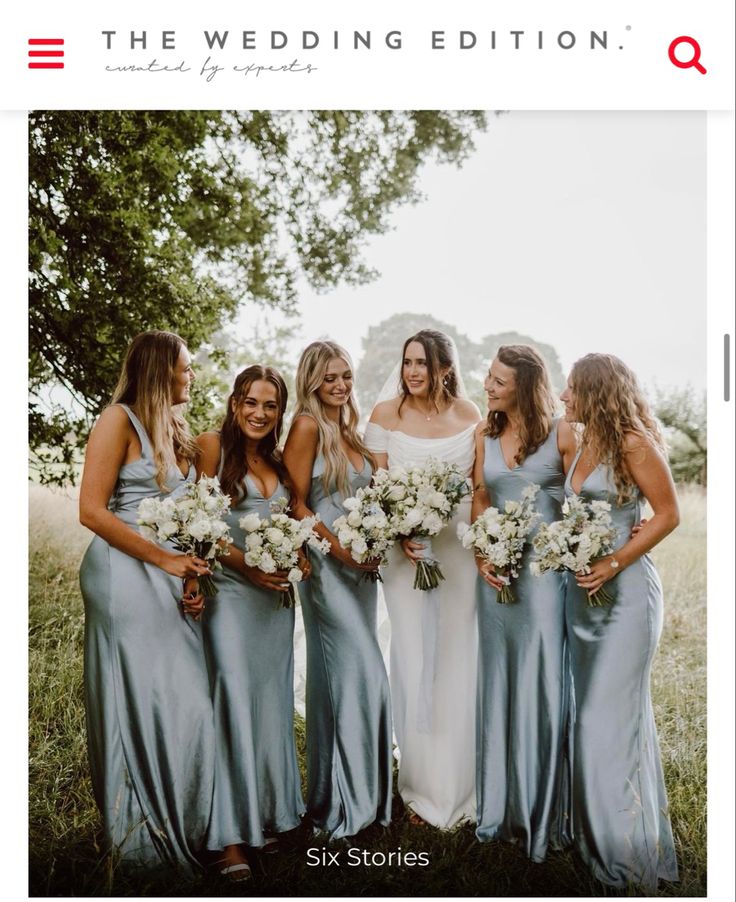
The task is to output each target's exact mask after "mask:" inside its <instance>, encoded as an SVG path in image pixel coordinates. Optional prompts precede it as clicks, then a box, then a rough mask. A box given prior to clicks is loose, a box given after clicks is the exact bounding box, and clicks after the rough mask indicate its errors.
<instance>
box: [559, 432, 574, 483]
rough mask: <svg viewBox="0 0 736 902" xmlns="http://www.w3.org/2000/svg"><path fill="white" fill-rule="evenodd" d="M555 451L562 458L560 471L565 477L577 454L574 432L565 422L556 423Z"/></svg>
mask: <svg viewBox="0 0 736 902" xmlns="http://www.w3.org/2000/svg"><path fill="white" fill-rule="evenodd" d="M557 450H558V451H559V452H560V455H561V457H562V469H563V471H564V473H565V475H567V474H568V472H569V471H570V467H571V466H572V462H573V461H574V460H575V455H576V454H577V453H578V442H577V439H576V437H575V431H574V430H573V428H572V426H571V425H570V424H569V423H568V422H567V420H559V421H558V423H557Z"/></svg>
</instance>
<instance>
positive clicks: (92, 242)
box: [29, 111, 486, 481]
mask: <svg viewBox="0 0 736 902" xmlns="http://www.w3.org/2000/svg"><path fill="white" fill-rule="evenodd" d="M485 123H486V120H485V116H484V114H483V113H477V112H432V111H420V112H392V111H378V112H365V111H323V112H309V113H295V112H269V111H260V112H259V111H251V112H221V111H173V112H150V111H52V112H36V113H32V114H31V115H30V117H29V170H30V171H29V175H30V194H29V258H30V259H29V264H30V272H31V275H30V288H29V296H30V391H31V400H30V438H31V447H32V450H33V452H34V458H33V461H34V463H35V465H36V467H37V468H38V470H39V475H40V476H41V478H42V479H45V480H47V481H62V480H63V479H65V478H66V477H68V476H70V475H71V461H72V460H73V458H74V452H75V448H76V447H77V446H78V445H79V444H81V443H83V442H84V440H85V438H86V433H87V429H88V427H89V424H90V421H91V418H92V417H94V416H95V415H96V414H97V413H98V412H99V411H100V409H101V408H102V407H103V406H104V404H105V403H106V402H107V400H108V398H109V396H110V392H111V390H112V388H113V386H114V383H115V379H116V376H117V373H118V370H119V366H120V360H121V356H122V354H123V352H124V350H125V347H126V345H127V344H128V342H129V341H130V339H131V338H132V337H133V336H134V335H136V334H137V333H138V332H140V331H142V330H144V329H150V328H166V329H171V330H173V331H176V332H178V333H179V334H181V335H182V337H183V338H184V339H185V340H186V341H187V342H188V343H189V345H190V346H191V347H192V348H193V349H197V348H198V347H199V346H200V345H202V344H204V343H205V342H207V341H208V339H210V338H211V336H212V335H213V333H214V332H215V331H216V330H217V329H218V328H220V327H221V326H223V324H225V323H226V322H227V321H228V319H229V318H230V317H232V315H233V314H234V313H235V311H236V310H237V309H238V308H239V307H240V306H241V305H243V304H247V303H261V304H265V305H267V306H271V307H279V308H281V309H282V310H285V311H289V310H293V309H294V308H295V304H296V284H297V280H298V279H299V278H305V279H306V281H307V282H308V283H309V284H310V285H311V286H312V287H313V288H315V289H317V290H326V289H329V288H330V287H332V286H334V285H337V284H339V283H358V282H362V281H365V280H367V279H369V278H371V276H372V275H373V273H371V272H370V271H369V270H368V269H367V267H366V266H365V263H364V261H363V259H362V253H361V252H362V248H363V244H364V242H365V240H366V238H367V236H369V235H371V234H379V233H382V232H385V231H386V230H387V229H388V228H389V224H390V215H391V213H392V211H393V210H394V209H395V208H396V207H397V206H398V205H400V204H403V203H414V202H416V201H418V200H419V199H420V194H419V192H418V188H417V177H418V173H419V170H420V167H421V165H422V164H423V163H424V162H425V161H426V160H427V159H429V158H431V157H434V158H436V159H438V160H439V161H441V162H452V163H461V162H462V160H463V159H464V158H465V157H466V155H467V154H468V153H469V152H470V150H471V149H472V134H473V131H474V130H475V129H477V128H483V127H485ZM53 386H61V387H62V389H63V390H62V391H61V392H59V391H56V392H55V393H53V392H51V388H52V387H53ZM52 395H53V396H54V397H55V400H52ZM54 461H55V462H56V466H54Z"/></svg>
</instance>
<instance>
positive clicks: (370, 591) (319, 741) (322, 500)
mask: <svg viewBox="0 0 736 902" xmlns="http://www.w3.org/2000/svg"><path fill="white" fill-rule="evenodd" d="M352 391H353V368H352V363H351V361H350V357H349V356H348V354H347V352H346V351H345V350H343V349H342V348H341V347H340V346H339V345H336V344H335V343H334V342H331V341H317V342H314V343H313V344H311V345H309V347H307V348H306V349H305V351H304V353H303V354H302V356H301V360H300V361H299V367H298V369H297V375H296V392H297V404H296V410H295V412H294V422H293V424H292V427H291V431H290V433H289V438H288V440H287V442H286V447H285V449H284V462H285V463H286V466H287V468H288V470H289V474H290V476H291V480H292V483H293V485H294V489H295V492H296V495H297V496H298V498H299V503H298V504H297V505H296V506H295V515H297V516H300V517H304V516H309V515H310V514H311V513H312V511H313V512H315V513H317V514H319V515H320V517H321V523H320V524H319V525H318V532H320V533H321V534H322V535H323V536H324V537H325V538H327V539H328V541H329V542H330V546H331V551H330V553H329V554H328V555H327V556H326V557H323V556H321V555H315V556H314V559H313V561H312V566H313V568H314V569H313V573H312V577H311V579H310V581H309V585H308V586H307V587H306V591H305V592H304V593H303V596H302V612H303V615H304V626H305V632H306V639H307V686H306V713H307V718H306V720H307V793H308V795H307V813H308V814H309V816H310V818H311V820H312V822H313V823H314V825H315V826H316V827H318V828H319V829H321V830H324V831H325V832H327V833H328V834H329V835H330V838H331V839H339V838H341V837H347V836H354V835H355V834H356V833H358V832H359V831H360V830H362V829H363V828H364V827H368V826H369V825H371V824H372V823H374V822H375V821H378V823H380V824H382V825H383V826H386V825H388V823H389V821H390V819H391V779H392V774H391V768H392V756H391V735H392V734H391V707H390V701H389V688H388V678H387V676H386V669H385V667H384V663H383V658H382V656H381V651H380V648H379V645H378V638H377V634H376V626H377V624H376V620H377V599H378V593H377V586H376V583H375V582H373V581H371V580H369V579H366V578H365V577H366V575H367V574H370V573H371V572H372V571H375V570H376V566H375V565H371V564H362V565H361V564H357V563H356V562H355V561H354V560H353V559H352V557H351V556H350V554H349V552H347V551H345V550H344V549H343V548H342V547H341V546H340V544H339V542H338V541H337V538H336V537H335V535H334V534H333V533H332V532H330V529H331V527H332V524H333V523H334V521H335V519H336V518H337V517H339V516H341V515H342V514H344V513H345V510H344V508H343V506H342V502H343V500H344V499H345V498H346V497H349V496H350V495H353V494H355V492H356V491H357V489H358V488H360V487H361V486H365V485H368V484H369V483H370V481H371V477H372V473H373V466H374V465H373V459H372V457H371V454H370V452H369V451H368V450H367V448H366V447H365V445H364V444H363V442H362V441H361V439H360V437H359V436H358V432H357V424H358V408H357V405H356V402H355V400H354V398H353V394H352Z"/></svg>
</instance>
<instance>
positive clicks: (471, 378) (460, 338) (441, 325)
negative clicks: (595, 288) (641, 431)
mask: <svg viewBox="0 0 736 902" xmlns="http://www.w3.org/2000/svg"><path fill="white" fill-rule="evenodd" d="M420 329H439V330H440V331H441V332H445V333H447V335H449V336H450V337H451V338H452V339H453V340H454V342H455V344H456V346H457V351H458V356H459V358H460V366H461V369H462V374H463V379H464V381H465V387H466V389H467V392H468V395H469V397H470V398H472V400H473V401H475V403H476V404H477V405H478V406H479V407H480V409H481V411H484V410H485V409H486V401H485V393H484V391H483V380H484V379H485V375H486V373H487V372H488V366H489V364H490V362H491V361H492V360H493V358H494V356H495V354H496V351H497V350H498V349H499V347H500V346H501V345H504V344H528V345H532V347H534V348H536V349H537V351H539V353H540V354H541V356H542V357H543V358H544V360H545V362H546V363H547V367H548V369H549V371H550V377H551V380H552V385H553V388H554V389H555V391H561V390H562V387H563V385H564V382H565V380H564V377H563V375H562V367H561V366H560V361H559V358H558V356H557V352H556V351H555V349H554V348H553V347H552V346H551V345H548V344H544V343H543V342H538V341H535V340H534V339H533V338H530V337H529V336H528V335H522V334H521V333H519V332H503V333H500V334H497V335H494V334H491V335H486V336H485V337H483V338H481V339H479V340H478V341H477V342H476V341H473V340H472V339H471V338H469V337H468V336H467V335H464V334H463V333H462V332H459V331H458V330H457V329H456V328H455V326H452V325H450V324H449V323H445V322H442V321H441V320H438V319H435V318H434V317H433V316H428V315H425V314H421V313H396V314H394V315H393V316H390V317H389V318H388V319H385V320H383V321H382V322H380V323H378V325H376V326H371V327H370V328H369V330H368V332H367V334H366V335H365V337H364V338H363V341H362V349H363V356H362V357H361V361H360V364H359V365H358V368H357V373H356V376H357V380H356V381H357V387H358V396H359V400H360V403H361V407H362V409H363V411H364V412H370V408H371V406H372V404H373V403H374V402H375V400H376V398H377V396H378V394H379V392H380V391H381V389H382V387H383V384H384V382H385V380H386V379H387V378H388V376H389V375H390V373H391V370H392V369H393V367H394V366H395V365H396V363H397V362H398V360H399V358H400V356H401V349H402V347H403V345H404V342H405V341H406V339H407V338H408V337H409V336H410V335H413V334H414V333H415V332H418V331H419V330H420Z"/></svg>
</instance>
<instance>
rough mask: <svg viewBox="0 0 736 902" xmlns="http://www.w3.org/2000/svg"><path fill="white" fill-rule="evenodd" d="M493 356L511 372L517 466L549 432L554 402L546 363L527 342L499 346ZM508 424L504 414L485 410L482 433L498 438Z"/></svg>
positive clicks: (535, 448) (534, 449)
mask: <svg viewBox="0 0 736 902" xmlns="http://www.w3.org/2000/svg"><path fill="white" fill-rule="evenodd" d="M496 358H497V359H498V360H500V361H501V363H503V364H505V365H506V366H510V367H511V369H512V370H513V371H514V379H515V382H516V404H517V407H518V408H519V446H520V447H519V451H518V453H517V455H516V457H515V458H514V460H515V461H516V463H517V464H518V465H519V466H521V464H523V463H524V461H525V460H526V458H527V457H528V456H529V455H530V454H533V453H534V452H535V451H536V450H537V449H538V448H539V446H540V445H542V444H543V443H544V442H545V441H546V440H547V437H548V436H549V434H550V432H551V431H552V421H553V419H554V413H555V401H554V397H553V395H552V387H551V385H550V381H549V373H548V372H547V366H546V364H545V362H544V360H543V359H542V358H541V356H540V355H539V354H538V353H537V352H536V351H535V350H534V348H532V347H530V346H529V345H501V347H500V348H499V349H498V351H497V352H496ZM507 423H508V417H507V416H506V414H505V413H504V412H503V411H502V410H500V411H489V413H488V419H487V420H486V425H485V427H484V429H483V434H484V435H489V436H490V437H491V438H498V437H499V436H500V435H502V434H503V431H504V428H505V427H506V424H507Z"/></svg>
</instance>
